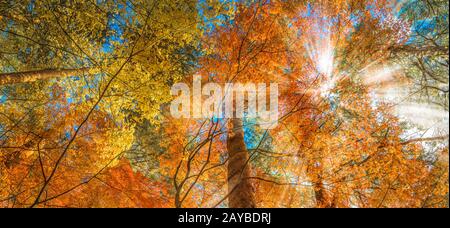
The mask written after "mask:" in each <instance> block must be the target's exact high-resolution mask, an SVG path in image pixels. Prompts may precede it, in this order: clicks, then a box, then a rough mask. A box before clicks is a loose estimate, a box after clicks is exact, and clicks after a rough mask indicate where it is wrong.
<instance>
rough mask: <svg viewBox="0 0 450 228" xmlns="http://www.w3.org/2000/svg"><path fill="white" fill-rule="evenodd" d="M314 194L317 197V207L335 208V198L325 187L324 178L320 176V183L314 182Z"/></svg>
mask: <svg viewBox="0 0 450 228" xmlns="http://www.w3.org/2000/svg"><path fill="white" fill-rule="evenodd" d="M314 195H315V197H316V207H319V208H333V207H335V205H334V200H333V199H332V196H331V194H330V193H329V192H328V191H327V190H326V189H325V186H324V185H323V182H322V180H321V179H320V178H319V182H318V183H314Z"/></svg>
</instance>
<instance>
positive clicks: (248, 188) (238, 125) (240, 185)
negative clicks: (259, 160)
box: [227, 118, 256, 208]
mask: <svg viewBox="0 0 450 228" xmlns="http://www.w3.org/2000/svg"><path fill="white" fill-rule="evenodd" d="M231 121H232V129H231V130H230V131H229V133H228V139H227V149H228V155H229V157H230V158H229V161H228V205H229V207H230V208H254V207H256V204H255V197H254V189H253V185H252V181H251V179H250V171H251V169H250V163H249V155H248V151H247V148H246V146H245V143H244V130H243V124H242V123H243V122H242V119H239V118H234V119H232V120H231Z"/></svg>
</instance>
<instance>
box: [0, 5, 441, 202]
mask: <svg viewBox="0 0 450 228" xmlns="http://www.w3.org/2000/svg"><path fill="white" fill-rule="evenodd" d="M18 2H20V3H17V4H12V3H11V1H9V2H8V1H7V2H1V3H0V12H1V13H0V45H1V47H2V48H1V49H0V90H1V93H0V206H1V207H288V208H292V207H295V208H297V207H321V208H332V207H333V208H334V207H339V208H347V207H370V208H372V207H375V208H381V207H390V208H391V207H448V200H449V199H448V197H449V195H448V194H449V193H448V189H449V185H448V165H449V160H448V156H449V155H448V126H446V125H447V124H448V15H447V16H445V14H448V3H442V2H441V1H438V0H432V1H428V2H430V4H431V6H430V5H424V4H422V2H423V1H419V0H411V1H404V3H402V4H400V3H398V1H390V0H379V1H360V0H345V1H344V0H336V1H299V0H293V1H281V0H280V1H272V0H271V1H264V0H262V1H253V0H251V1H246V0H245V1H240V0H239V1H215V0H211V1H195V0H188V1H185V0H169V1H156V0H155V1H147V0H145V1H144V0H142V1H141V0H133V1H128V0H124V1H92V2H90V1H81V0H79V1H78V0H76V1H53V0H50V1H42V2H41V1H18ZM44 2H45V3H44ZM428 7H432V9H434V8H440V10H431V9H430V8H428ZM419 9H420V10H419ZM442 11H443V12H442ZM424 12H427V13H424ZM443 15H444V16H443ZM31 24H33V26H30V25H31ZM445 28H446V30H445ZM193 75H200V76H201V78H202V82H204V83H207V82H215V83H218V84H220V85H223V84H225V83H231V82H235V83H278V86H279V97H278V101H279V110H278V112H279V120H278V124H277V126H276V127H275V128H273V129H269V130H267V129H263V128H261V127H260V126H258V125H257V124H256V119H255V118H242V119H237V118H233V119H226V118H211V119H195V118H174V117H173V116H171V113H170V112H169V105H170V102H171V100H172V99H173V98H174V97H173V96H172V95H171V94H170V89H171V86H172V85H173V84H175V83H177V82H183V83H187V84H188V85H191V84H192V76H193ZM418 87H420V89H418ZM405 105H406V106H405ZM405 107H408V108H405ZM413 108H414V109H413ZM405 113H406V114H408V115H406V117H409V116H411V115H412V116H413V117H414V118H406V117H405ZM430 113H431V114H430ZM440 113H443V114H444V115H438V114H440ZM436 119H437V120H438V121H437V122H436ZM424 124H428V125H426V126H425V125H424Z"/></svg>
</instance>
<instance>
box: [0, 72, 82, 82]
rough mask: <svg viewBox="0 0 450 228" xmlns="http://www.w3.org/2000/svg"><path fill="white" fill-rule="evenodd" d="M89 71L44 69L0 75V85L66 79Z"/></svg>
mask: <svg viewBox="0 0 450 228" xmlns="http://www.w3.org/2000/svg"><path fill="white" fill-rule="evenodd" d="M87 70H89V68H77V69H45V70H35V71H25V72H14V73H1V74H0V85H8V84H15V83H25V82H34V81H37V80H46V79H51V78H58V77H68V76H74V75H79V74H82V73H83V72H85V71H87Z"/></svg>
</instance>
